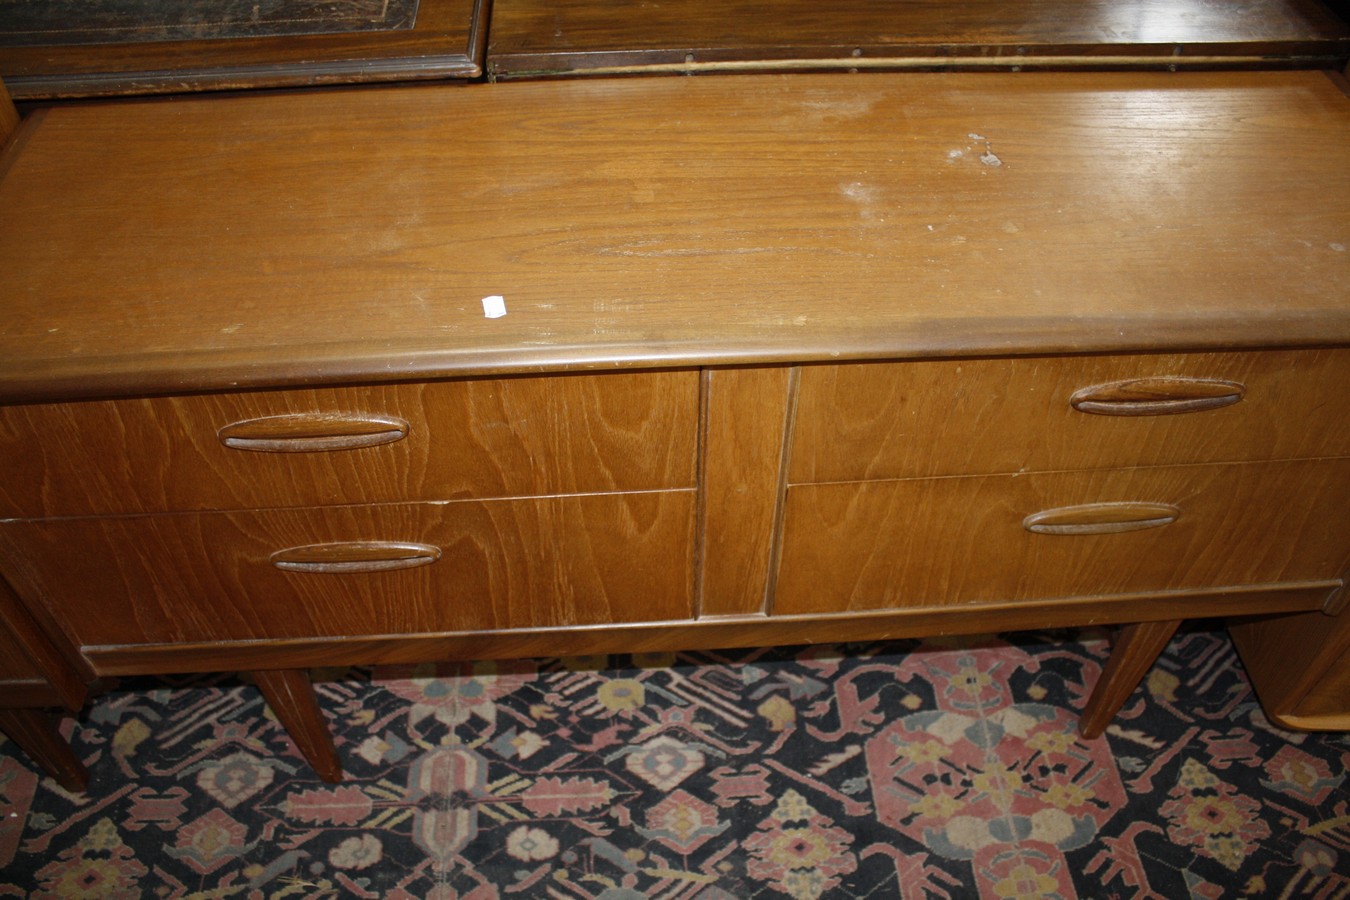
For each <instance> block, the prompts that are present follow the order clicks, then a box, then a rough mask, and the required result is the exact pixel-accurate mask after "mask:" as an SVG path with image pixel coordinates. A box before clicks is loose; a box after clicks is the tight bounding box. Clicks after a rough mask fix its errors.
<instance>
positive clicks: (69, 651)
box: [0, 72, 1350, 778]
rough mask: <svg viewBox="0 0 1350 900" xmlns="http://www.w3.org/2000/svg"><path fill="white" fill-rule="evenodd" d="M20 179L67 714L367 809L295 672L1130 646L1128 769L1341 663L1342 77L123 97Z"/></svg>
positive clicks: (18, 141)
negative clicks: (1324, 664)
mask: <svg viewBox="0 0 1350 900" xmlns="http://www.w3.org/2000/svg"><path fill="white" fill-rule="evenodd" d="M0 173H2V174H3V178H0V209H2V210H4V215H3V216H2V217H0V272H3V273H4V304H3V310H2V311H0V473H3V475H0V574H2V575H3V577H4V579H5V580H6V581H7V582H8V584H9V585H10V586H12V588H13V596H12V597H10V600H11V602H10V603H9V604H8V605H9V606H10V607H12V610H10V611H9V612H7V613H6V622H7V625H8V628H9V632H10V634H11V635H12V636H15V639H16V640H18V641H19V642H20V647H21V648H22V649H23V652H24V653H25V655H26V656H27V657H28V658H29V659H30V661H34V667H33V668H34V670H35V673H36V674H35V675H34V676H33V677H35V678H38V679H46V680H47V682H48V683H49V684H56V683H58V682H57V681H53V680H52V679H63V680H61V681H60V682H59V683H61V684H65V685H66V689H65V690H64V691H61V692H59V694H58V695H57V697H58V699H60V700H61V701H62V702H63V703H66V704H68V705H69V704H74V705H78V702H79V701H80V700H81V699H82V695H81V694H79V690H82V689H83V685H84V684H85V683H88V682H91V681H92V680H94V679H96V678H97V677H100V676H106V675H118V674H129V673H138V672H140V673H150V672H177V671H192V670H210V669H240V670H245V671H249V672H254V673H256V676H255V677H256V680H257V682H258V684H259V685H260V687H261V688H262V689H263V691H264V694H265V695H266V696H267V698H268V700H269V702H270V703H272V705H273V706H274V707H275V708H276V709H277V711H278V715H279V716H280V718H281V720H282V721H283V722H284V723H285V724H286V725H287V727H288V728H290V729H291V731H292V732H293V733H294V734H296V737H297V742H298V744H299V745H300V746H301V747H302V748H304V750H305V752H306V753H307V755H308V756H309V757H310V759H311V761H313V762H315V764H316V766H317V768H318V769H319V771H320V772H321V773H322V774H323V775H324V776H325V777H328V778H337V777H339V775H340V763H339V762H338V757H337V756H336V755H335V753H334V748H333V747H332V745H331V743H330V741H329V739H328V738H327V736H326V731H325V729H324V727H323V721H322V715H321V713H320V711H319V710H318V708H317V706H316V705H315V704H314V702H313V698H312V696H311V695H310V694H309V692H308V688H307V685H306V677H305V674H304V671H303V670H304V669H305V668H307V667H310V666H316V665H344V664H353V663H374V662H390V661H403V662H407V661H414V660H427V659H435V658H445V657H454V656H459V657H464V656H502V657H505V656H517V655H532V654H567V653H588V652H607V651H645V650H657V649H667V650H672V649H681V648H694V647H714V646H719V645H720V646H731V645H737V644H740V645H744V644H758V643H783V642H795V641H826V640H858V639H873V638H883V637H900V636H922V635H936V634H949V633H973V632H984V631H991V630H999V629H1015V628H1040V627H1051V626H1064V625H1084V624H1091V623H1103V624H1122V625H1127V626H1129V627H1127V628H1126V629H1125V630H1124V631H1123V632H1122V639H1121V640H1120V641H1119V643H1118V646H1117V649H1116V651H1115V653H1114V655H1113V657H1112V660H1111V663H1110V665H1109V666H1108V667H1107V669H1106V673H1105V674H1104V676H1103V678H1102V680H1101V682H1100V683H1099V685H1098V687H1097V691H1096V693H1095V694H1094V698H1093V700H1092V701H1091V703H1090V704H1089V706H1088V709H1087V710H1086V711H1085V717H1084V731H1085V733H1087V734H1097V733H1100V731H1101V730H1102V729H1103V728H1105V727H1106V725H1107V723H1108V721H1109V720H1110V718H1111V716H1112V715H1113V714H1114V712H1115V710H1116V708H1117V707H1118V706H1119V704H1120V703H1121V702H1122V701H1123V699H1124V698H1125V697H1126V696H1127V695H1128V693H1129V691H1130V690H1131V689H1132V688H1133V687H1134V685H1135V683H1136V682H1137V681H1138V679H1139V678H1140V677H1141V676H1142V674H1143V672H1144V671H1145V670H1146V669H1147V668H1148V666H1149V665H1150V664H1151V663H1152V661H1153V659H1154V657H1155V656H1156V655H1157V653H1158V652H1159V650H1160V648H1161V646H1162V645H1163V644H1164V643H1165V642H1166V640H1167V638H1168V637H1169V636H1170V635H1171V634H1172V632H1173V631H1174V630H1175V628H1176V625H1177V623H1178V622H1179V621H1181V620H1183V619H1186V618H1191V617H1201V616H1231V617H1237V616H1270V615H1274V614H1282V615H1283V614H1291V613H1302V614H1307V615H1308V616H1315V617H1317V618H1318V619H1325V620H1326V621H1327V622H1328V623H1331V622H1333V621H1337V620H1333V619H1331V618H1328V615H1329V614H1330V613H1333V612H1335V611H1336V610H1337V609H1338V608H1339V603H1340V599H1341V598H1342V595H1343V584H1344V578H1345V575H1346V571H1347V564H1348V563H1350V537H1347V536H1348V535H1350V527H1347V525H1350V522H1348V521H1347V517H1348V516H1350V512H1347V510H1350V502H1347V501H1350V426H1347V422H1350V392H1347V391H1346V387H1347V385H1348V384H1350V296H1348V295H1347V293H1346V290H1347V289H1346V285H1347V284H1350V249H1348V248H1350V99H1347V97H1346V96H1345V94H1344V93H1343V92H1342V91H1341V89H1340V87H1339V86H1338V83H1337V82H1336V81H1335V79H1334V78H1333V77H1332V76H1329V75H1327V74H1323V73H1320V72H1260V73H1241V72H1239V73H1233V72H1230V73H1223V74H1218V73H1214V74H1209V73H1191V74H1188V75H1186V76H1185V77H1184V79H1183V78H1180V77H1178V76H1174V75H1166V74H1149V73H1113V74H1105V73H1061V74H1055V75H1048V74H1038V73H1021V74H1018V75H997V74H982V75H961V74H944V75H927V74H917V73H911V74H882V73H874V74H869V75H866V76H849V75H843V74H838V75H793V76H780V75H754V76H745V77H738V78H725V79H645V80H639V79H624V80H613V81H605V80H578V81H571V82H547V81H546V82H533V83H520V84H499V85H494V86H490V87H482V88H474V89H450V88H428V87H408V88H400V89H389V90H381V91H376V92H340V93H332V94H306V95H289V96H252V97H236V98H228V99H219V100H213V101H202V100H187V101H182V102H175V103H120V104H107V105H100V106H87V107H79V108H74V107H72V108H54V109H51V110H48V111H43V112H38V113H36V114H34V115H32V116H30V117H29V118H28V119H27V120H26V121H25V122H24V123H23V124H22V125H21V126H20V128H19V130H18V132H17V135H16V137H15V139H14V141H13V142H12V143H11V145H10V147H9V149H8V151H7V152H6V154H5V155H4V156H3V157H2V158H0ZM493 295H498V296H501V297H503V298H504V301H505V306H506V315H505V316H502V317H497V318H489V317H486V316H485V314H484V311H485V307H484V305H483V299H484V298H486V297H489V296H493ZM6 596H8V595H6ZM11 613H12V616H11ZM11 618H12V619H13V621H10V620H11ZM25 636H26V637H25ZM38 644H42V645H43V646H45V647H46V650H45V651H44V653H45V655H44V654H43V653H36V652H35V650H34V647H35V646H36V645H38ZM39 657H40V658H41V660H44V661H45V662H43V664H42V665H41V666H39V665H37V660H38V658H39ZM63 667H64V669H66V670H68V672H66V673H64V674H63V671H62V670H63ZM0 674H4V673H0ZM24 677H26V676H24ZM8 696H9V695H8V694H0V702H3V703H5V704H8V705H10V706H13V707H18V706H19V705H20V704H18V703H9V701H8V700H6V699H5V698H6V697H8ZM6 721H9V720H6Z"/></svg>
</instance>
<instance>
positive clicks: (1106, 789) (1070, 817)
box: [0, 630, 1350, 900]
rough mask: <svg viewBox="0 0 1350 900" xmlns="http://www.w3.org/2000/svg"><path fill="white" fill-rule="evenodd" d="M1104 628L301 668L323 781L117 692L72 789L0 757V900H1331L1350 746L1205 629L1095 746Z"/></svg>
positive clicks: (267, 742)
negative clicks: (1090, 706)
mask: <svg viewBox="0 0 1350 900" xmlns="http://www.w3.org/2000/svg"><path fill="white" fill-rule="evenodd" d="M1106 651H1107V644H1106V642H1105V641H1104V640H1103V635H1102V634H1101V633H1099V632H1066V633H1053V634H1051V633H1041V634H1017V635H1005V636H1002V637H999V638H987V639H976V640H973V641H966V642H955V641H948V642H932V643H928V644H923V645H920V644H917V643H914V642H907V643H893V644H858V645H849V646H844V647H812V648H777V649H767V650H764V649H761V650H740V651H727V652H696V653H682V654H678V655H670V656H650V657H642V656H639V657H614V658H603V657H601V658H587V659H553V660H533V661H521V662H504V663H491V662H481V663H455V664H445V665H438V666H423V667H416V668H413V667H405V668H380V669H377V670H375V671H373V672H372V671H370V670H365V669H353V670H344V671H324V672H319V673H316V682H317V687H318V691H319V697H320V703H321V705H322V706H323V707H324V709H325V711H326V712H327V713H328V714H329V716H330V717H331V720H332V724H333V728H334V732H335V734H336V735H337V744H338V749H339V753H340V755H341V756H342V758H343V761H344V764H345V766H346V769H347V778H346V780H345V781H344V782H343V783H342V784H340V785H327V784H324V783H322V782H320V781H319V780H318V779H317V777H316V776H315V775H314V774H313V773H312V772H311V771H310V769H309V768H308V766H307V765H306V764H305V763H304V761H303V760H302V759H301V758H300V757H299V756H298V755H297V754H296V752H295V749H294V747H293V746H292V744H291V742H290V741H289V739H288V738H287V737H286V736H285V734H284V732H283V731H282V730H281V728H280V726H279V725H278V724H277V723H276V721H275V720H274V719H273V718H272V717H271V715H270V713H268V712H267V711H266V709H265V707H264V705H263V703H262V700H261V698H260V697H259V695H258V694H257V692H256V690H255V689H254V688H253V687H251V686H249V685H247V684H243V683H241V682H239V681H237V680H235V679H233V678H229V677H225V676H215V677H208V678H196V679H178V680H165V679H158V680H149V679H135V680H128V681H126V682H124V683H123V684H122V685H120V686H119V688H118V689H117V690H114V691H112V692H110V693H107V694H104V695H103V696H101V697H99V698H97V699H96V700H95V702H94V703H93V704H92V705H91V706H90V707H89V708H88V709H87V710H86V712H85V714H84V716H83V717H82V719H81V720H80V721H79V722H78V723H77V724H75V725H74V726H73V727H72V728H71V733H72V737H73V740H74V745H75V748H76V750H77V752H78V753H79V755H80V756H81V758H83V759H85V760H86V761H87V763H88V764H89V766H90V769H91V773H92V781H91V790H90V792H89V793H88V794H82V795H73V794H69V793H67V792H65V791H63V790H62V789H61V788H60V787H58V786H56V785H55V784H54V783H53V782H52V781H51V780H50V779H45V778H40V777H39V776H38V775H37V774H35V772H34V770H33V768H32V767H31V764H30V763H29V762H28V760H27V759H26V757H24V756H22V755H21V754H20V753H19V752H18V751H17V750H16V749H15V748H14V747H13V745H12V744H9V743H3V744H0V897H77V898H78V897H87V898H100V900H103V898H118V897H128V898H133V897H135V898H139V897H163V898H189V897H191V898H217V897H220V898H224V897H239V898H249V900H252V898H274V897H276V898H281V897H286V898H388V900H414V898H417V900H421V898H432V900H451V898H456V900H489V898H499V900H508V898H512V897H520V898H525V900H529V898H554V900H639V898H648V897H653V898H667V900H747V898H755V900H759V898H763V900H769V898H782V897H790V898H841V900H842V898H848V900H853V898H864V897H867V898H883V897H885V898H892V897H898V898H965V897H988V898H1017V900H1022V898H1028V900H1029V898H1040V897H1046V898H1052V897H1060V898H1075V897H1085V898H1086V897H1090V898H1136V897H1144V898H1168V900H1176V898H1204V900H1214V898H1221V897H1309V898H1328V900H1330V898H1345V897H1350V784H1347V781H1346V772H1347V769H1350V736H1347V735H1339V734H1325V735H1305V734H1290V733H1287V732H1283V731H1280V730H1279V729H1277V728H1275V727H1273V726H1272V725H1271V724H1270V723H1269V722H1268V721H1267V720H1266V719H1265V717H1264V716H1263V715H1262V713H1261V710H1260V707H1259V706H1258V705H1257V703H1256V700H1255V698H1254V697H1253V695H1252V693H1251V689H1250V687H1249V685H1248V683H1247V681H1246V679H1245V676H1244V674H1243V672H1242V669H1241V666H1240V664H1239V663H1238V661H1237V658H1236V655H1235V653H1234V651H1233V647H1232V645H1231V643H1230V642H1229V641H1228V639H1227V637H1226V636H1225V635H1224V634H1223V632H1221V631H1210V630H1194V631H1190V632H1184V633H1182V634H1181V635H1180V636H1179V637H1178V638H1177V639H1176V640H1174V641H1173V643H1172V644H1171V646H1170V647H1169V648H1168V650H1167V652H1166V653H1165V654H1164V656H1163V658H1162V659H1161V660H1160V662H1159V665H1157V666H1156V667H1155V668H1154V670H1153V671H1152V673H1151V674H1150V675H1149V677H1148V679H1147V680H1146V682H1145V684H1144V685H1143V686H1142V687H1141V688H1140V690H1139V691H1137V692H1136V693H1135V695H1134V697H1133V698H1131V700H1130V701H1129V702H1128V703H1127V704H1126V707H1125V709H1124V710H1123V711H1122V713H1121V714H1120V716H1119V717H1118V718H1117V720H1116V721H1115V723H1114V724H1113V725H1112V726H1111V728H1110V729H1109V730H1108V732H1107V735H1106V736H1105V737H1103V738H1102V739H1100V740H1096V741H1084V740H1082V739H1081V738H1079V737H1078V735H1077V731H1076V726H1077V713H1078V710H1079V709H1081V707H1082V705H1083V704H1084V702H1085V700H1086V698H1087V696H1088V694H1089V693H1090V690H1091V687H1092V685H1093V684H1094V683H1095V682H1096V679H1097V678H1098V676H1099V674H1100V670H1101V666H1102V664H1103V662H1104V660H1105V656H1106Z"/></svg>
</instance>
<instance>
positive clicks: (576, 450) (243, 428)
mask: <svg viewBox="0 0 1350 900" xmlns="http://www.w3.org/2000/svg"><path fill="white" fill-rule="evenodd" d="M698 390H699V388H698V373H697V372H693V371H687V372H646V373H638V374H630V373H615V374H604V375H566V376H552V377H548V378H503V379H493V380H475V381H447V382H437V383H430V384H411V385H391V386H372V387H355V388H334V389H318V390H295V391H264V392H257V393H239V394H221V395H202V396H190V397H172V398H154V399H146V400H113V401H94V402H85V403H65V404H50V405H34V406H13V407H6V408H0V472H3V473H4V474H3V476H2V477H0V518H39V517H46V516H73V515H90V514H93V515H102V514H120V513H153V512H166V511H190V510H212V509H250V508H259V507H274V506H322V505H329V504H342V503H367V502H396V501H412V500H447V499H456V498H470V497H472V498H490V497H523V496H537V495H544V494H562V493H581V492H593V491H627V490H664V489H672V488H686V487H690V486H691V485H693V483H694V464H695V463H694V459H695V442H696V437H697V432H698V424H697V423H698V402H699V400H698Z"/></svg>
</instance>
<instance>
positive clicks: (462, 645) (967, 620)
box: [82, 580, 1341, 676]
mask: <svg viewBox="0 0 1350 900" xmlns="http://www.w3.org/2000/svg"><path fill="white" fill-rule="evenodd" d="M1340 586H1341V582H1340V581H1339V580H1337V581H1317V582H1301V583H1295V584H1277V585H1262V586H1259V587H1251V586H1242V587H1234V588H1220V589H1206V590H1187V591H1164V592H1156V593H1136V594H1118V595H1111V596H1103V597H1076V598H1069V599H1060V600H1044V601H1037V602H1036V603H1033V604H1028V603H1026V602H1025V601H1023V602H1018V603H982V604H961V605H951V606H940V607H933V606H929V607H918V608H914V609H908V610H887V611H883V612H873V613H861V614H834V615H827V616H763V615H760V616H740V617H736V616H717V617H713V618H708V619H698V620H675V621H669V622H644V623H637V624H631V625H602V626H576V627H570V628H543V629H519V630H510V631H480V632H463V633H451V634H421V635H412V636H409V635H386V636H370V637H355V638H297V639H289V640H266V641H264V640H259V641H235V642H217V643H198V644H157V645H133V646H86V647H84V648H82V650H83V653H84V655H85V657H86V658H87V659H88V660H89V661H90V664H91V665H92V666H93V669H94V671H95V673H96V674H98V675H99V676H115V675H131V674H137V673H143V672H146V671H154V672H162V673H165V674H172V673H184V672H202V671H232V670H245V671H248V670H257V669H273V668H277V667H279V666H286V667H307V668H308V667H322V666H333V665H358V664H359V665H385V664H404V663H416V662H425V661H427V660H438V659H445V660H453V659H475V658H484V659H486V658H496V659H511V658H525V657H533V656H550V657H551V656H574V655H588V654H593V653H602V652H611V651H612V649H613V648H615V647H623V648H625V650H624V652H629V653H646V652H669V651H680V650H707V649H720V648H732V647H746V646H778V645H791V644H824V643H838V642H854V641H861V640H867V641H879V640H901V639H910V638H932V637H943V636H948V635H972V634H987V633H994V632H998V631H1019V630H1023V631H1024V630H1029V629H1030V630H1035V629H1043V628H1077V627H1090V626H1094V625H1104V626H1106V625H1120V624H1129V623H1132V622H1147V621H1167V620H1172V619H1176V618H1177V617H1178V614H1184V618H1186V619H1193V618H1208V617H1212V616H1241V615H1250V614H1255V613H1268V612H1270V611H1271V610H1272V609H1278V610H1279V611H1280V612H1291V613H1293V612H1307V611H1312V610H1320V609H1321V608H1322V606H1323V604H1324V603H1325V602H1326V599H1327V596H1328V594H1329V593H1330V592H1332V591H1334V590H1336V589H1338V588H1339V587H1340Z"/></svg>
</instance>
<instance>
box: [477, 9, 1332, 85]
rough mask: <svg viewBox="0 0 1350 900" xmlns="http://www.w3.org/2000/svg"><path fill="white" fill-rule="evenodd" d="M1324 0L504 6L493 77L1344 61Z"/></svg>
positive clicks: (497, 21)
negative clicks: (1319, 0) (1321, 0)
mask: <svg viewBox="0 0 1350 900" xmlns="http://www.w3.org/2000/svg"><path fill="white" fill-rule="evenodd" d="M1348 58H1350V25H1347V23H1346V21H1345V19H1344V18H1342V17H1340V16H1338V15H1336V14H1335V13H1333V12H1332V11H1331V10H1330V9H1328V8H1327V7H1326V6H1325V5H1323V4H1322V3H1320V2H1318V0H1129V2H1118V0H1026V2H1020V3H1009V2H1006V0H968V2H962V3H952V2H949V0H905V2H900V0H890V2H887V0H835V2H831V3H820V2H816V0H733V2H713V0H663V2H661V3H645V4H640V5H636V6H625V7H623V8H622V9H620V8H619V7H616V6H615V4H613V3H606V2H601V0H496V2H495V4H494V8H493V16H492V35H491V40H490V44H489V47H488V62H487V68H488V75H489V77H490V78H497V79H506V78H538V77H557V76H575V75H602V74H632V73H641V74H657V73H681V74H684V73H702V72H719V71H720V72H743V71H752V70H774V71H803V70H821V69H835V70H843V69H857V70H862V69H958V70H964V69H1005V70H1006V69H1014V70H1018V69H1030V68H1057V69H1065V68H1122V67H1128V68H1159V69H1195V68H1202V69H1203V68H1216V67H1217V68H1234V67H1242V66H1247V67H1261V68H1273V67H1280V66H1287V67H1319V68H1320V67H1333V68H1334V67H1339V65H1343V64H1344V62H1345V61H1346V60H1347V59H1348Z"/></svg>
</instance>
